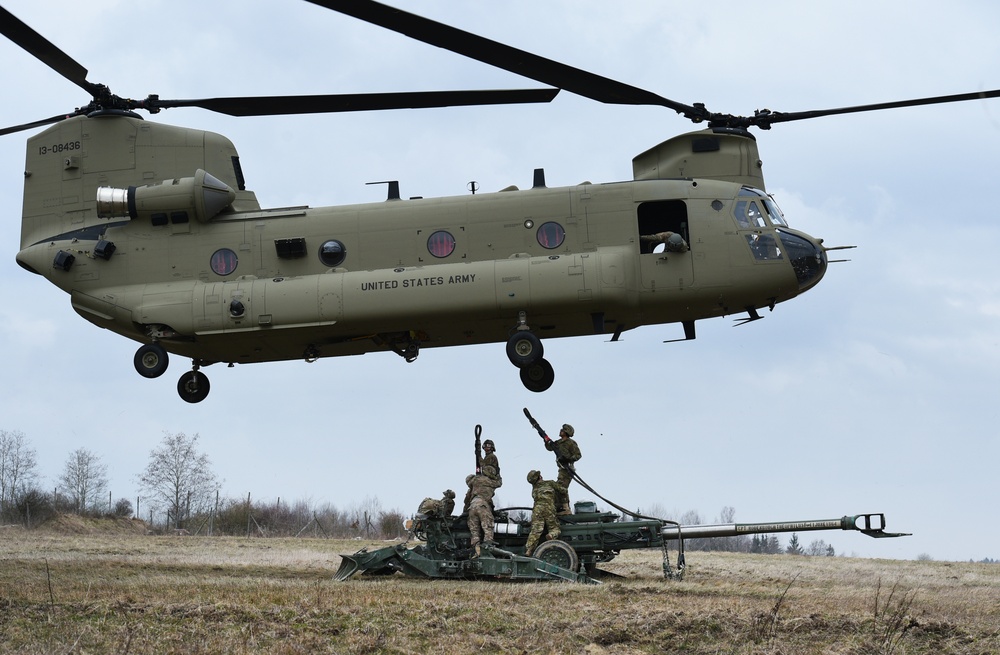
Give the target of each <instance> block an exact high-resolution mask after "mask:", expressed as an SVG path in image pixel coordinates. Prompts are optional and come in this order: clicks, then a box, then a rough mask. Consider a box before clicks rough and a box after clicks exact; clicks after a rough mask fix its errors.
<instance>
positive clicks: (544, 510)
mask: <svg viewBox="0 0 1000 655" xmlns="http://www.w3.org/2000/svg"><path fill="white" fill-rule="evenodd" d="M528 482H529V483H531V497H532V499H533V500H534V501H535V504H534V506H533V507H532V508H531V532H530V533H528V541H527V543H525V544H524V554H525V555H527V556H528V557H531V554H532V553H534V552H535V546H537V545H538V542H539V541H541V540H542V537H543V536H545V540H546V541H548V540H549V539H558V538H559V534H560V532H559V519H557V518H556V506H557V505H559V504H562V503H565V504H567V505H568V504H569V497H568V496H567V495H566V487H564V486H562V485H561V484H559V483H558V482H557V481H555V480H543V479H542V474H541V473H540V472H539V471H529V472H528Z"/></svg>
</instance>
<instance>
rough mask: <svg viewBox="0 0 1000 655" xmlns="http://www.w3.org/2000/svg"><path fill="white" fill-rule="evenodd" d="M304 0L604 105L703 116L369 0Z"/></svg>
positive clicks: (687, 107)
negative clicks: (657, 108) (655, 107)
mask: <svg viewBox="0 0 1000 655" xmlns="http://www.w3.org/2000/svg"><path fill="white" fill-rule="evenodd" d="M309 2H312V3H313V4H316V5H319V6H321V7H326V8H327V9H330V10H333V11H337V12H340V13H342V14H347V15H348V16H353V17H354V18H358V19H360V20H363V21H365V22H368V23H372V24H374V25H378V26H380V27H384V28H386V29H389V30H392V31H394V32H398V33H400V34H404V35H406V36H408V37H410V38H412V39H416V40H417V41H422V42H424V43H427V44H430V45H434V46H437V47H439V48H444V49H445V50H450V51H452V52H455V53H458V54H460V55H464V56H466V57H469V58H471V59H475V60H477V61H481V62H483V63H485V64H489V65H491V66H495V67H497V68H501V69H503V70H506V71H510V72H511V73H517V74H518V75H523V76H524V77H527V78H530V79H533V80H535V81H538V82H542V83H543V84H550V85H552V86H555V87H559V88H560V89H564V90H566V91H570V92H571V93H575V94H577V95H581V96H584V97H585V98H590V99H592V100H597V101H599V102H604V103H609V104H621V105H658V106H663V107H668V108H670V109H673V110H674V111H676V112H677V113H679V114H684V115H685V116H687V117H688V118H691V119H693V120H696V121H697V120H701V119H702V118H704V117H705V112H704V108H702V107H693V106H691V105H685V104H682V103H679V102H675V101H673V100H670V99H668V98H664V97H662V96H660V95H657V94H655V93H653V92H651V91H646V90H645V89H640V88H638V87H634V86H631V85H629V84H625V83H623V82H618V81H616V80H612V79H609V78H607V77H603V76H601V75H597V74H595V73H590V72H587V71H585V70H581V69H579V68H574V67H572V66H567V65H566V64H561V63H559V62H557V61H553V60H551V59H546V58H545V57H541V56H539V55H534V54H532V53H530V52H526V51H524V50H520V49H518V48H514V47H512V46H509V45H505V44H503V43H499V42H497V41H493V40H491V39H487V38H485V37H482V36H478V35H476V34H472V33H470V32H466V31H464V30H460V29H458V28H456V27H451V26H450V25H445V24H444V23H438V22H437V21H433V20H431V19H429V18H424V17H422V16H418V15H416V14H411V13H409V12H405V11H403V10H401V9H396V8H395V7H389V6H387V5H384V4H381V3H378V2H374V1H373V0H309Z"/></svg>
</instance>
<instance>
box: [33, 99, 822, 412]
mask: <svg viewBox="0 0 1000 655" xmlns="http://www.w3.org/2000/svg"><path fill="white" fill-rule="evenodd" d="M694 134H695V135H701V136H700V137H697V138H702V139H704V138H705V136H704V133H703V132H699V133H694ZM688 136H690V135H688ZM724 138H729V137H724ZM751 138H752V137H751ZM679 139H682V137H675V139H672V140H670V141H668V142H665V144H663V145H667V144H672V145H671V148H675V147H676V145H677V144H676V143H674V142H675V141H676V140H679ZM748 140H749V139H748ZM60 145H61V148H62V150H61V151H60ZM741 147H743V146H742V145H741ZM668 150H669V148H668ZM755 152H756V150H755V148H754V154H755ZM642 157H643V156H640V158H637V160H636V162H637V168H638V162H640V161H641V160H642ZM27 159H28V161H27V167H26V181H25V210H24V223H23V228H22V246H21V252H20V253H19V254H18V257H17V259H18V262H19V263H20V264H21V265H22V266H23V267H25V268H26V269H28V270H31V271H33V272H36V273H38V274H41V275H43V276H44V277H46V278H47V279H48V280H50V281H51V282H52V283H53V284H55V285H56V286H58V287H59V288H61V289H63V290H64V291H66V292H67V293H69V294H70V296H71V300H72V303H73V307H74V309H75V310H76V311H77V312H78V313H79V314H80V315H81V316H83V317H84V318H86V319H87V320H89V321H91V322H92V323H94V324H96V325H98V326H100V327H103V328H107V329H109V330H112V331H114V332H116V333H119V334H121V335H123V336H126V337H128V338H130V339H134V340H136V341H139V342H141V343H144V344H156V345H158V347H160V348H162V349H163V350H165V351H169V352H170V353H174V354H177V355H182V356H184V357H190V358H191V359H192V360H193V361H194V362H195V368H196V369H197V367H198V366H203V365H205V364H209V363H214V362H227V363H252V362H266V361H276V360H290V359H306V360H313V359H316V358H319V357H332V356H340V355H352V354H361V353H365V352H371V351H375V350H385V349H387V348H389V349H392V350H395V351H396V352H397V353H399V354H401V355H403V356H404V357H406V358H407V360H408V361H412V359H415V357H416V353H417V351H418V349H419V348H421V347H425V348H429V347H444V346H455V345H463V344H476V343H490V342H504V341H506V342H508V349H509V350H510V349H511V348H515V349H520V350H521V351H522V353H523V351H524V348H523V346H524V344H523V343H522V344H520V345H519V346H512V345H511V344H512V340H513V339H515V338H516V337H517V336H518V335H521V336H524V334H525V333H526V332H529V333H531V334H533V335H534V336H535V337H537V338H538V339H535V338H534V337H533V338H532V343H531V344H528V346H531V345H532V344H534V343H537V341H538V340H539V339H544V338H549V337H568V336H580V335H591V334H610V335H614V337H613V338H617V336H618V335H619V334H621V332H622V331H624V330H628V329H632V328H636V327H639V326H643V325H654V324H661V323H673V322H681V323H683V324H684V325H685V328H686V332H687V330H688V328H689V327H690V333H689V334H688V338H693V325H694V322H695V321H696V320H700V319H704V318H711V317H717V316H723V315H728V314H736V313H741V312H748V314H749V316H750V317H751V318H756V317H758V316H757V314H756V309H758V308H763V307H769V308H773V307H774V305H775V304H777V303H780V302H783V301H785V300H789V299H791V298H794V297H795V296H797V295H798V294H800V293H802V292H803V291H805V290H807V289H809V288H810V287H812V286H813V285H815V284H816V283H817V282H818V281H819V279H820V278H822V276H823V274H824V272H825V269H826V257H825V252H824V250H823V248H822V246H821V244H820V242H819V241H818V240H816V239H813V238H812V237H809V236H808V235H805V234H803V233H801V232H797V231H795V230H792V229H791V228H789V227H788V226H787V224H786V223H785V221H784V219H783V217H782V216H781V214H780V212H779V211H778V210H777V208H776V206H775V205H774V203H773V201H772V200H771V199H770V198H769V197H768V196H767V195H766V194H765V193H764V192H763V191H761V190H760V189H758V188H754V187H752V186H750V185H748V184H747V183H746V180H741V179H740V177H739V176H735V177H734V178H733V179H728V178H727V179H711V178H705V177H671V178H667V179H660V178H659V177H652V178H651V179H635V180H630V181H624V182H616V183H607V184H591V183H582V184H579V185H576V186H570V187H559V188H548V187H545V186H543V184H539V185H538V186H536V187H535V188H530V189H524V190H518V189H515V188H510V189H507V190H503V191H499V192H495V193H479V194H470V195H465V196H459V197H447V198H419V199H409V200H402V199H395V198H391V197H390V199H389V200H387V201H384V202H377V203H370V204H357V205H346V206H339V207H319V208H309V207H291V208H282V209H261V208H260V207H259V205H257V203H256V199H255V198H254V197H253V194H252V193H251V192H248V191H246V190H245V189H243V188H242V186H243V184H242V174H241V172H240V169H239V166H238V158H237V156H236V152H235V149H234V148H232V145H231V144H229V142H228V140H226V139H225V138H224V137H220V136H219V135H214V134H211V133H206V132H200V131H196V130H188V129H185V128H175V127H171V126H165V125H161V124H156V123H150V122H146V121H142V120H141V119H138V118H134V117H128V116H103V117H96V118H85V117H79V118H74V119H70V120H66V121H63V122H61V123H59V124H58V125H56V126H54V127H52V128H49V130H46V132H43V133H42V134H40V135H37V136H36V137H34V138H33V139H32V140H31V141H29V144H28V158H27ZM647 160H648V157H647ZM164 162H167V163H166V164H164ZM685 165H688V164H687V163H686V160H685ZM668 169H669V167H667V166H662V165H661V166H658V172H657V173H656V175H657V176H660V175H664V174H669V170H668ZM206 173H207V175H206ZM730 177H731V176H730ZM760 186H763V185H762V183H761V184H760ZM98 188H100V189H101V191H97V189H98ZM101 194H104V195H103V196H102V195H101ZM390 196H391V194H390ZM528 350H530V348H528ZM508 354H509V355H510V356H511V357H512V362H514V363H515V364H517V365H518V366H519V367H520V366H521V365H522V364H524V365H525V367H527V366H530V365H536V364H537V361H538V360H537V359H530V361H529V359H525V360H519V359H516V357H517V355H511V354H510V352H509V353H508ZM525 356H526V357H527V355H525ZM525 362H527V363H525ZM546 365H547V364H546ZM136 366H137V368H139V363H138V354H137V363H136ZM140 372H142V371H141V370H140ZM159 372H162V371H157V374H159ZM548 372H549V374H548V376H547V378H548V379H546V380H543V381H542V382H540V383H538V384H540V385H541V386H543V387H544V388H547V387H548V385H549V384H551V377H552V376H551V373H550V372H551V367H549V368H548ZM536 374H537V371H536ZM147 377H152V376H151V375H147ZM536 377H537V375H536ZM523 378H524V375H523V371H522V379H523ZM525 385H526V386H528V387H529V388H532V386H530V385H529V382H528V381H525ZM536 386H537V385H536ZM533 390H542V389H540V388H534V389H533ZM183 395H184V394H183V392H182V396H183Z"/></svg>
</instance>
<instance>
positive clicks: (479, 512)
mask: <svg viewBox="0 0 1000 655" xmlns="http://www.w3.org/2000/svg"><path fill="white" fill-rule="evenodd" d="M465 483H466V484H467V485H469V498H470V500H469V532H470V533H472V538H471V539H470V541H469V543H470V545H471V546H472V548H473V549H474V550H475V554H474V555H473V557H479V554H480V545H479V544H480V541H483V542H486V543H488V544H492V543H493V494H494V493H496V490H497V489H498V488H499V487H500V486H501V485H503V480H502V479H501V478H500V476H499V475H498V474H497V472H496V469H495V468H493V467H492V466H484V467H483V472H482V473H480V474H478V475H470V476H468V477H467V478H465Z"/></svg>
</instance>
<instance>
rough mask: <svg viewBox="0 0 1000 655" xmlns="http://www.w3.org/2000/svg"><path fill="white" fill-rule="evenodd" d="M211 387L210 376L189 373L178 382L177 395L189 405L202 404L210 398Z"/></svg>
mask: <svg viewBox="0 0 1000 655" xmlns="http://www.w3.org/2000/svg"><path fill="white" fill-rule="evenodd" d="M210 388H211V385H210V384H209V383H208V376H207V375H205V374H204V373H202V372H201V371H188V372H187V373H185V374H184V375H182V376H181V379H180V380H178V381H177V393H178V394H180V397H181V400H183V401H184V402H188V403H200V402H201V401H203V400H205V397H206V396H208V391H209V389H210Z"/></svg>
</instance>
